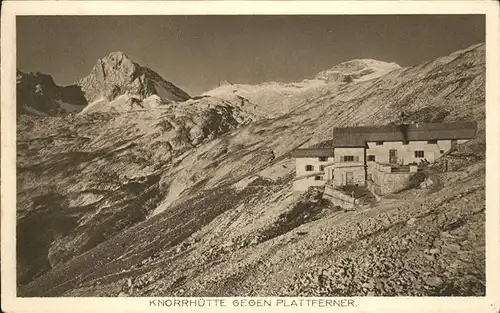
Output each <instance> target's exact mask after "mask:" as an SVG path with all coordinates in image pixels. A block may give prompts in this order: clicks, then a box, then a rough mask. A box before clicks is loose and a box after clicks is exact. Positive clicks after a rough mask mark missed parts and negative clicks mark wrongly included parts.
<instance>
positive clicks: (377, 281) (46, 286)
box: [17, 44, 485, 296]
mask: <svg viewBox="0 0 500 313" xmlns="http://www.w3.org/2000/svg"><path fill="white" fill-rule="evenodd" d="M484 68H485V60H484V44H480V45H475V46H472V47H469V48H467V49H464V50H461V51H457V52H455V53H453V54H451V55H449V56H445V57H442V58H438V59H436V60H433V61H430V62H428V63H425V64H422V65H419V66H415V67H411V68H406V69H402V68H400V69H395V70H392V71H390V72H389V73H387V74H385V75H383V76H380V77H376V78H373V79H369V80H362V79H358V80H353V81H351V82H348V83H346V82H334V83H326V82H325V83H322V84H321V86H318V87H314V88H308V89H307V90H306V91H304V92H299V93H293V94H287V93H278V92H277V93H275V94H274V95H273V97H275V99H276V101H277V102H276V103H275V104H276V106H277V107H280V103H283V102H284V101H288V103H291V104H292V105H290V106H287V110H285V109H284V108H281V107H280V109H276V110H275V111H274V112H275V113H273V114H276V117H273V118H270V117H267V118H266V114H269V112H270V111H269V110H268V109H267V108H269V107H270V103H268V102H267V100H265V99H266V98H265V97H264V96H262V99H264V100H263V102H258V101H257V100H255V99H260V98H258V97H256V98H255V99H253V101H251V102H250V101H249V103H252V104H254V105H256V109H259V110H261V111H262V116H260V117H261V118H253V120H254V121H252V122H250V121H251V120H252V119H251V118H248V119H246V120H243V121H238V120H237V118H234V120H235V122H234V123H226V124H224V123H221V120H220V119H219V116H221V115H224V112H227V116H226V118H225V119H223V120H227V121H232V119H231V117H233V116H242V117H246V116H248V114H249V113H248V112H249V111H250V110H246V111H245V110H242V109H241V108H240V107H238V106H236V105H232V103H233V102H229V103H228V102H224V101H227V99H229V97H230V96H229V95H228V96H227V98H225V97H223V96H222V91H221V92H220V93H221V95H219V97H217V98H215V97H206V98H201V99H197V100H190V101H191V102H190V101H187V102H185V103H183V105H182V107H183V110H187V111H189V110H194V112H200V110H201V112H205V111H204V109H199V108H198V107H199V106H200V103H206V106H207V107H206V109H207V110H218V111H217V114H215V112H214V115H211V116H212V119H210V118H207V119H208V120H209V121H210V122H209V123H207V124H204V125H212V126H211V127H212V128H210V127H209V128H208V129H209V130H210V131H212V134H213V135H210V131H208V136H207V135H206V134H207V130H205V129H206V128H205V129H204V128H203V127H201V131H200V132H196V131H193V132H194V133H198V134H203V135H202V136H201V137H199V138H202V139H201V140H198V141H196V142H193V141H192V139H190V138H192V137H191V136H190V134H191V131H188V132H187V131H186V128H185V127H183V126H181V127H178V126H177V125H179V124H180V125H190V124H189V123H186V122H185V121H186V120H193V118H192V117H191V116H192V114H193V111H189V114H186V115H188V116H189V117H188V116H186V115H184V116H182V115H181V114H178V113H176V112H175V111H172V110H171V109H166V108H156V109H150V110H134V111H126V112H122V113H117V112H116V113H111V112H105V113H103V112H101V113H99V112H95V113H89V114H81V115H78V116H71V117H56V118H35V117H28V116H24V117H22V118H21V119H20V121H19V123H18V134H19V142H18V179H19V184H18V185H19V187H18V199H19V200H18V202H19V223H18V232H19V233H18V239H17V240H18V247H19V249H18V260H19V268H21V269H22V270H21V271H20V272H19V274H18V278H19V279H18V283H19V285H20V287H19V290H18V291H19V295H21V296H34V295H36V296H116V295H118V294H120V293H121V292H123V291H124V290H125V289H127V290H126V291H127V293H128V294H129V295H133V296H141V295H142V296H145V295H147V296H152V295H156V296H160V295H161V296H173V295H176V296H181V295H184V296H189V295H196V296H230V295H238V296H244V295H248V296H255V295H261V296H273V295H296V296H297V295H301V296H309V295H322V296H324V295H331V296H334V295H368V294H371V295H386V296H388V295H457V296H458V295H484V292H485V287H484V279H485V278H484V277H485V269H484V268H485V264H484V205H485V204H484V196H485V194H484V185H485V182H484V177H485V174H484V171H485V169H484V151H485V140H484V136H485V135H484V117H485V105H484V104H485V98H484V97H485V90H484V82H485V76H484ZM255 89H258V88H257V87H255ZM228 93H229V94H231V93H232V91H231V92H228ZM255 94H257V92H256V93H255ZM222 99H226V100H222ZM217 101H218V103H219V104H220V107H217V106H216V107H214V106H213V102H217ZM243 101H245V100H243ZM280 101H281V102H280ZM246 104H248V103H246V102H245V105H246ZM245 105H243V107H245ZM197 110H198V111H197ZM225 110H227V111H225ZM279 110H284V112H285V113H284V114H281V113H280V114H278V112H279ZM235 112H236V113H237V114H236V115H235ZM401 112H405V114H406V116H408V117H409V118H411V119H413V120H417V121H422V122H423V121H430V120H433V121H443V120H444V121H457V120H476V121H478V122H479V128H480V129H479V134H478V138H476V139H475V140H473V141H471V142H469V143H468V144H466V145H464V146H462V147H460V149H461V150H462V151H461V152H462V153H463V154H458V155H457V161H456V162H458V163H457V164H456V166H454V167H453V169H454V170H453V172H449V173H441V172H439V169H438V168H436V169H435V171H436V173H435V175H436V176H438V177H440V180H441V181H442V182H443V183H442V184H441V185H440V186H439V188H434V189H428V190H408V191H405V192H403V193H401V194H398V195H393V196H390V197H385V198H383V199H381V200H380V202H378V203H377V204H375V205H374V206H373V207H366V208H363V209H360V210H358V211H354V212H343V211H338V210H336V209H335V208H333V207H332V206H330V205H329V203H328V202H326V201H324V200H322V199H321V198H320V197H318V195H317V194H314V193H311V194H309V195H303V196H296V195H294V194H293V192H292V189H291V186H292V181H293V177H294V162H293V159H291V158H290V156H289V152H290V151H291V150H293V149H294V148H296V147H298V146H311V145H316V144H318V143H322V142H325V141H327V140H329V139H330V138H329V137H330V134H331V128H332V127H334V126H347V125H367V124H386V123H391V122H394V121H397V119H398V118H399V117H400V116H401ZM255 115H257V114H255ZM267 116H268V115H267ZM201 120H204V119H203V118H201ZM166 121H167V122H168V123H167V122H166ZM181 121H182V122H181ZM245 121H247V122H245ZM214 125H217V126H216V127H214ZM218 125H221V127H219V126H218ZM224 125H226V126H224ZM171 134H175V135H173V136H171ZM170 136H171V137H170ZM174 138H175V139H174ZM166 142H168V144H167V143H166ZM463 155H468V156H471V157H465V158H464V157H463ZM41 234H43V236H42V235H41ZM33 249H36V251H37V254H36V256H37V258H36V259H34V258H33V257H31V258H30V255H31V256H32V255H33V252H30V251H33ZM30 253H31V254H30ZM128 279H130V280H131V281H133V286H134V288H133V290H129V289H128V288H125V287H126V286H127V280H128Z"/></svg>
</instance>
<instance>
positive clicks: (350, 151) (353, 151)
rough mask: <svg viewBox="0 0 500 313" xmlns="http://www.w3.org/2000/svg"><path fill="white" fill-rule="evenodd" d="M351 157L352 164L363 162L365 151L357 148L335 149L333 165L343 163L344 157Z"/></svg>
mask: <svg viewBox="0 0 500 313" xmlns="http://www.w3.org/2000/svg"><path fill="white" fill-rule="evenodd" d="M347 155H352V156H354V157H355V161H354V162H359V163H364V162H365V149H364V148H363V147H359V148H335V163H343V162H344V156H347Z"/></svg>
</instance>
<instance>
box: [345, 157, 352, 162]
mask: <svg viewBox="0 0 500 313" xmlns="http://www.w3.org/2000/svg"><path fill="white" fill-rule="evenodd" d="M353 161H354V155H344V162H353Z"/></svg>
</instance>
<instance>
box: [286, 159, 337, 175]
mask: <svg viewBox="0 0 500 313" xmlns="http://www.w3.org/2000/svg"><path fill="white" fill-rule="evenodd" d="M333 162H334V159H333V157H328V158H327V160H326V161H320V160H319V157H309V158H296V159H295V173H296V174H297V177H300V176H303V175H308V174H311V173H314V172H319V171H322V170H321V166H326V165H329V164H332V163H333ZM306 165H312V166H313V170H312V171H306Z"/></svg>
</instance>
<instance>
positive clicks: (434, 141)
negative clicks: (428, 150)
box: [427, 140, 438, 144]
mask: <svg viewBox="0 0 500 313" xmlns="http://www.w3.org/2000/svg"><path fill="white" fill-rule="evenodd" d="M427 143H430V144H435V143H438V141H437V140H427Z"/></svg>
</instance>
